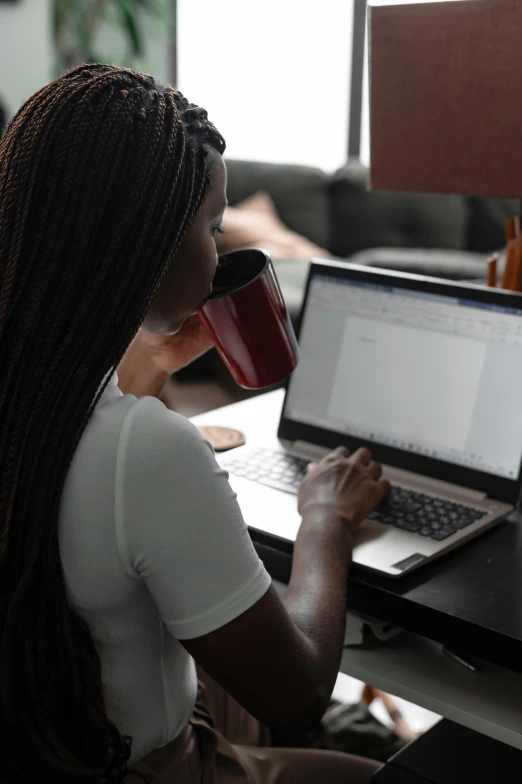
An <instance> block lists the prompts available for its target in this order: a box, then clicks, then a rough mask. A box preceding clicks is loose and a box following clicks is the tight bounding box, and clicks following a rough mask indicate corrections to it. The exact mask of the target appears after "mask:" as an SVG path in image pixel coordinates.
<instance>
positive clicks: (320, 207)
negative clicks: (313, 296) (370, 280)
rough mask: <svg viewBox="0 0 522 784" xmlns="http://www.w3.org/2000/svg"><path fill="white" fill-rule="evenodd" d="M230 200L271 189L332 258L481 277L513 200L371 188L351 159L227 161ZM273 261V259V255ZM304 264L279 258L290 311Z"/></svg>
mask: <svg viewBox="0 0 522 784" xmlns="http://www.w3.org/2000/svg"><path fill="white" fill-rule="evenodd" d="M227 167H228V198H229V202H230V204H231V205H232V206H233V205H234V204H237V203H238V202H240V201H242V200H243V199H245V198H247V197H248V196H251V195H252V194H254V193H256V192H257V191H261V190H262V191H266V192H268V193H269V194H270V196H271V198H272V200H273V202H274V204H275V206H276V208H277V211H278V213H279V216H280V218H281V220H282V221H283V223H285V224H286V225H287V226H288V227H289V228H290V229H292V230H293V231H296V232H298V233H300V234H303V235H304V236H306V237H308V238H309V239H310V240H312V241H313V242H315V243H316V244H317V245H320V246H321V247H323V248H326V249H327V250H328V251H329V252H330V253H331V254H332V257H334V258H342V259H349V260H350V261H354V262H357V263H359V264H365V265H371V266H379V267H385V268H388V269H398V270H404V271H410V272H419V273H423V274H426V275H434V276H437V277H445V278H451V279H469V280H473V279H477V278H480V277H483V276H484V272H485V258H486V257H487V255H488V254H489V253H491V252H492V251H493V250H495V249H498V248H501V247H502V246H503V244H504V221H505V219H506V218H507V217H509V216H510V215H514V214H518V212H519V203H518V201H516V200H512V199H505V200H502V199H474V198H469V197H465V196H442V195H427V194H422V195H421V194H410V193H388V192H371V191H369V190H368V189H367V180H368V171H367V169H366V168H365V167H364V166H362V165H361V163H360V162H359V161H350V162H349V163H348V164H347V165H346V166H344V167H343V168H342V169H339V170H338V171H337V172H335V174H333V175H327V174H325V173H324V172H323V171H321V170H320V169H317V168H313V167H309V166H296V165H286V164H271V163H260V162H253V161H237V160H227ZM276 261H277V260H276ZM307 269H308V264H306V263H296V262H293V261H290V262H288V261H287V262H277V270H278V276H279V279H280V282H281V285H282V288H283V292H284V294H285V298H286V300H287V304H288V305H289V308H290V310H291V311H292V312H293V313H295V312H296V310H298V308H299V306H300V302H301V295H302V290H303V285H304V280H305V278H306V273H307Z"/></svg>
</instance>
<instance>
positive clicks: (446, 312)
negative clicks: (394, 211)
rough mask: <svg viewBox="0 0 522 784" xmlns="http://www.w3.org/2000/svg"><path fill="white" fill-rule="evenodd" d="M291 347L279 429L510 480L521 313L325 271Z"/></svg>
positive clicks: (519, 433) (517, 424)
mask: <svg viewBox="0 0 522 784" xmlns="http://www.w3.org/2000/svg"><path fill="white" fill-rule="evenodd" d="M388 280H389V278H388ZM420 288H422V287H420ZM468 296H469V294H468ZM299 343H300V362H299V365H298V367H297V369H296V370H295V372H294V375H293V377H292V379H291V381H290V384H289V388H288V394H287V398H286V404H285V413H284V416H285V418H286V419H290V420H293V421H294V422H300V423H303V424H305V425H311V426H314V427H318V428H321V429H323V430H330V431H335V432H336V433H346V434H347V435H350V436H352V437H354V438H355V439H357V440H358V439H360V440H361V441H367V442H375V443H378V444H382V445H385V446H388V447H392V448H395V449H399V450H404V451H406V452H410V453H412V455H422V456H425V457H428V458H431V459H435V460H441V461H444V462H446V463H453V464H455V465H459V466H463V467H466V468H468V469H471V470H475V471H480V472H485V473H487V474H492V475H494V476H498V477H503V478H505V479H509V480H515V479H516V478H517V477H518V474H519V467H520V462H521V457H522V311H521V310H518V309H516V308H514V307H509V306H504V305H502V304H492V303H487V302H478V301H474V300H472V299H467V298H466V289H465V288H464V289H462V298H460V297H453V296H444V295H440V294H432V293H427V292H424V291H419V290H411V289H407V288H402V287H400V286H399V285H397V287H395V286H394V284H393V282H392V283H391V284H390V285H381V284H380V283H379V282H376V283H373V282H366V281H361V280H354V279H350V278H344V277H342V278H341V277H335V273H334V271H332V274H315V275H313V277H312V278H311V281H310V284H309V289H308V296H307V301H306V305H305V310H304V313H303V320H302V324H301V333H300V341H299Z"/></svg>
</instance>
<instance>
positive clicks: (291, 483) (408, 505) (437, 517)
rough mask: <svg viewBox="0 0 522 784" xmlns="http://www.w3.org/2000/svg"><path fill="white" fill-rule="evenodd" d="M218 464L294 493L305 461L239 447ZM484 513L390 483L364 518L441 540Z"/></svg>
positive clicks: (268, 485)
mask: <svg viewBox="0 0 522 784" xmlns="http://www.w3.org/2000/svg"><path fill="white" fill-rule="evenodd" d="M220 463H221V465H222V466H223V468H225V469H226V470H227V471H229V472H230V473H231V474H234V475H235V476H241V477H244V478H245V479H252V480H254V481H255V482H259V483H260V484H262V485H266V486H267V487H272V488H274V489H276V490H283V491H285V492H287V493H294V494H295V495H297V492H298V491H299V486H300V484H301V482H302V481H303V479H304V476H305V473H306V466H307V465H308V460H303V459H302V458H299V457H294V456H293V455H289V454H287V453H286V452H278V451H276V450H273V449H267V448H259V449H251V450H243V451H241V452H240V454H238V455H236V454H234V451H231V452H229V453H227V454H225V455H223V456H222V457H221V458H220ZM486 514H487V513H486V512H485V511H484V510H483V509H476V508H474V507H471V506H466V505H465V504H459V503H456V502H454V501H446V500H444V499H442V498H437V497H436V496H431V495H426V494H425V493H419V492H417V491H416V490H411V489H409V488H406V487H401V486H398V485H394V486H393V487H392V489H391V491H390V495H389V496H388V498H387V500H386V503H384V504H381V505H380V506H378V507H376V508H375V509H374V510H373V512H370V514H369V515H368V517H369V519H370V520H377V521H378V522H379V523H384V524H385V525H393V526H395V528H401V529H402V530H404V531H410V532H411V533H414V534H418V535H420V536H427V537H429V538H431V539H435V540H436V541H438V542H441V541H443V540H444V539H447V538H448V537H449V536H452V534H455V533H457V532H458V531H461V530H462V529H463V528H467V526H468V525H471V524H472V523H474V522H475V521H476V520H480V519H481V518H482V517H485V515H486Z"/></svg>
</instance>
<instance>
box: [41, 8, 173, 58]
mask: <svg viewBox="0 0 522 784" xmlns="http://www.w3.org/2000/svg"><path fill="white" fill-rule="evenodd" d="M172 7H173V4H172V3H171V2H170V0H53V6H52V8H53V37H54V43H55V48H56V55H57V63H56V66H57V71H58V72H61V71H63V70H64V69H68V68H73V67H74V66H76V65H79V64H80V63H92V62H109V63H115V64H118V65H126V66H129V67H132V66H136V64H137V61H139V60H140V58H142V57H143V55H144V36H143V22H144V19H145V17H146V16H147V15H154V16H156V17H157V19H158V21H159V22H161V23H163V24H165V25H166V24H168V23H169V22H170V21H171V13H170V12H171V8H172ZM111 28H112V29H113V30H116V31H117V33H118V35H117V36H116V40H118V42H119V43H120V44H121V43H123V46H124V51H123V53H121V52H118V53H117V54H116V53H115V51H114V48H115V47H114V44H113V43H112V41H113V39H114V36H113V35H111V31H110V29H111ZM107 32H109V35H107Z"/></svg>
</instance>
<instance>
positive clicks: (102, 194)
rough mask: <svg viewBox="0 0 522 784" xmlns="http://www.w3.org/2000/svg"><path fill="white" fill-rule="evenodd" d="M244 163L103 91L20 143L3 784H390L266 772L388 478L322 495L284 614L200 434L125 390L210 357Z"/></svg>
mask: <svg viewBox="0 0 522 784" xmlns="http://www.w3.org/2000/svg"><path fill="white" fill-rule="evenodd" d="M224 148H225V144H224V141H223V139H222V137H221V136H220V134H219V133H218V132H217V131H216V129H215V128H214V127H213V126H212V125H211V123H210V122H209V121H208V120H207V115H206V113H205V112H204V111H203V110H202V109H198V108H197V107H195V106H193V105H191V104H189V103H188V102H187V101H186V100H185V98H183V97H182V96H181V95H180V94H179V93H177V92H175V91H173V90H172V89H170V88H166V89H165V88H161V87H159V86H157V85H156V84H155V83H154V81H153V79H152V78H151V77H149V76H145V75H141V74H135V73H133V72H132V71H129V70H126V69H120V68H115V67H110V66H105V65H96V66H94V65H93V66H87V65H86V66H82V67H80V68H77V69H75V70H73V71H71V72H70V73H67V74H65V75H64V76H62V77H61V78H60V79H58V80H57V81H55V82H53V83H51V84H50V85H48V86H47V87H45V88H43V89H42V90H41V91H40V92H39V93H37V94H36V95H35V96H33V97H32V98H31V99H29V100H28V101H27V102H26V103H25V104H24V105H23V106H22V108H21V110H20V111H19V113H18V114H17V116H16V117H15V119H14V120H13V122H12V124H11V125H10V127H9V128H8V130H7V132H6V134H5V136H4V137H3V138H2V141H1V143H0V276H1V279H0V378H1V383H0V466H1V472H0V505H1V517H0V597H1V606H0V634H1V648H0V674H1V681H0V712H1V719H2V732H1V733H0V746H1V754H0V759H1V761H2V762H1V763H0V765H2V766H3V768H4V770H3V771H0V772H1V773H2V775H1V776H0V778H1V780H2V782H13V783H14V782H18V781H26V780H33V781H35V780H38V781H40V780H50V781H53V782H69V781H76V780H78V781H79V780H81V781H84V782H101V781H105V782H108V781H121V780H123V778H124V777H125V780H126V781H127V782H128V784H137V782H143V781H146V782H158V783H159V782H164V783H165V784H167V783H168V784H173V782H177V783H178V782H181V784H183V782H186V783H187V784H189V782H191V783H192V782H196V781H198V782H199V781H209V782H211V781H212V782H223V784H225V783H228V782H247V781H248V782H261V781H262V782H273V781H276V780H277V781H279V782H294V781H295V782H297V781H299V782H315V781H319V779H320V777H322V778H324V779H325V780H327V781H329V782H337V781H339V782H340V781H343V782H363V781H364V782H368V781H369V780H370V776H371V773H372V771H373V770H374V769H375V766H374V765H373V763H369V762H365V761H363V760H357V759H353V758H350V757H348V756H344V755H337V754H330V753H326V752H324V753H323V752H315V751H299V750H282V749H270V748H268V747H267V748H261V746H262V745H263V744H264V745H265V746H266V744H267V743H268V740H269V733H268V730H267V729H266V727H267V726H269V725H270V726H272V727H285V726H294V725H299V726H306V725H308V724H310V723H311V722H313V721H314V720H316V719H317V717H319V716H320V715H321V713H322V711H323V710H324V708H325V706H326V705H327V703H328V699H329V696H330V694H331V691H332V688H333V685H334V682H335V678H336V675H337V671H338V667H339V661H340V655H341V646H342V638H343V619H344V613H345V598H346V596H345V591H346V576H347V572H348V567H349V564H350V560H351V551H352V546H353V535H354V531H355V529H356V528H357V526H358V525H359V523H360V522H361V520H362V519H364V517H365V516H366V514H367V513H368V512H369V511H370V510H371V508H372V507H373V506H374V505H375V504H376V503H378V502H379V501H380V500H381V499H382V498H383V497H384V495H385V493H386V492H387V489H388V488H387V485H386V483H385V482H384V481H382V480H381V479H380V474H381V469H380V467H379V466H378V465H376V464H375V463H373V462H371V456H370V454H369V453H368V452H367V450H359V452H357V453H356V454H355V455H353V456H352V457H349V456H348V453H347V451H346V450H344V449H338V450H336V451H335V452H334V453H332V455H330V456H329V457H328V458H326V459H325V460H323V461H322V462H321V463H320V464H319V465H318V466H316V467H314V468H313V470H312V471H311V472H310V474H309V476H308V478H307V480H306V481H305V482H304V484H303V487H302V489H301V492H300V495H299V505H300V510H301V514H302V517H303V524H302V527H301V531H300V533H299V537H298V539H297V542H296V545H295V556H294V565H293V571H292V578H291V582H290V586H289V590H288V593H287V595H286V597H285V599H284V601H281V600H280V599H279V598H278V596H277V594H276V593H275V591H274V590H273V588H272V587H271V585H270V579H269V577H268V575H267V573H266V572H265V570H264V568H263V565H262V564H261V562H260V561H259V559H258V557H257V555H256V553H255V551H254V549H253V547H252V545H251V543H250V540H249V538H248V534H247V531H246V528H245V524H244V522H243V519H242V517H241V513H240V510H239V508H238V506H237V503H236V500H235V496H234V494H233V493H232V491H231V489H230V486H229V485H228V482H227V477H226V474H225V473H224V472H222V471H221V470H220V469H219V467H218V465H217V464H216V462H215V460H214V457H213V454H212V451H211V449H210V448H209V446H208V445H207V444H206V443H205V442H204V441H203V440H202V438H201V437H200V435H199V433H198V431H197V430H196V429H195V428H194V427H193V426H192V425H191V424H190V423H188V422H187V421H186V420H184V419H183V418H182V417H180V416H178V415H176V414H174V413H173V412H170V411H168V410H167V409H166V408H165V407H164V406H163V405H162V404H161V403H160V402H159V401H157V400H156V399H154V398H152V397H141V398H139V399H136V397H134V396H133V395H128V394H127V395H123V394H122V392H121V391H120V389H119V388H118V386H117V378H116V376H115V371H116V369H117V368H118V366H119V365H120V363H121V362H122V359H123V357H124V355H125V352H126V351H127V350H128V348H129V346H130V344H131V343H132V347H131V352H133V356H134V357H135V356H136V352H138V355H139V354H140V353H141V354H143V355H146V356H147V357H148V367H149V369H151V378H149V380H148V382H147V383H149V382H150V383H151V384H152V385H154V383H155V381H154V376H155V375H157V376H158V377H161V376H162V374H163V373H164V372H165V370H169V371H171V370H175V369H177V368H179V367H181V366H182V365H184V364H186V363H188V362H189V361H191V360H192V359H193V358H194V357H196V356H197V355H198V354H200V353H201V352H203V351H205V350H206V349H207V348H209V342H208V338H207V337H206V335H205V334H204V333H203V332H202V331H201V330H200V328H199V322H198V321H197V320H196V319H195V316H194V314H195V313H196V312H197V310H198V309H199V308H200V307H201V303H202V301H203V300H204V299H205V298H206V297H207V295H208V294H209V291H210V290H211V283H212V279H213V275H214V271H215V265H216V261H217V258H216V250H215V242H214V238H215V235H216V233H218V232H219V231H220V224H221V218H222V215H223V211H224V209H225V205H226V198H225V187H226V173H225V166H224V164H223V160H222V154H223V151H224ZM138 330H139V331H138ZM125 368H126V365H125V362H123V365H122V370H123V372H124V373H125V372H126V370H125ZM126 384H127V388H129V387H130V388H132V385H133V380H132V378H130V377H129V374H128V373H127V380H126ZM137 386H138V385H135V389H137ZM137 391H139V390H137ZM195 663H197V664H198V665H199V666H200V667H201V668H202V670H204V671H205V674H204V676H203V677H204V679H205V680H206V682H207V688H208V691H207V693H205V686H204V685H203V683H201V685H200V691H199V700H198V703H197V704H196V706H194V704H195V699H196V688H197V680H196V668H195ZM236 701H237V702H236ZM238 703H240V705H241V706H242V707H240V705H239V704H238ZM131 744H132V746H131ZM257 747H259V748H257ZM129 750H130V751H129ZM129 754H130V756H129ZM127 760H128V765H127V767H128V774H127V775H126V776H125V772H126V761H127Z"/></svg>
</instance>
